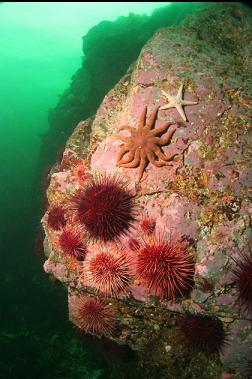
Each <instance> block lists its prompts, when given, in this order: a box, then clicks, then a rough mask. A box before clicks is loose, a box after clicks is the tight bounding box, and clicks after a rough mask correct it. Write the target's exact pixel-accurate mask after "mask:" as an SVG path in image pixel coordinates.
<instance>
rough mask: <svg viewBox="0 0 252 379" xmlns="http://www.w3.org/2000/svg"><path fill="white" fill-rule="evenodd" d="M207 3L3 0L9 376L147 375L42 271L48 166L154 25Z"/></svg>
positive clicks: (4, 329) (4, 346)
mask: <svg viewBox="0 0 252 379" xmlns="http://www.w3.org/2000/svg"><path fill="white" fill-rule="evenodd" d="M207 6H209V4H208V3H192V2H191V3H172V4H171V3H166V2H157V3H155V2H148V3H138V2H134V3H130V2H125V3H120V2H117V3H109V2H106V3H96V4H94V3H0V73H1V84H0V157H1V160H0V162H1V170H0V191H1V193H0V195H1V196H0V202H1V203H0V209H1V221H0V251H1V264H0V291H1V305H0V325H1V328H0V377H1V378H3V379H9V378H20V379H21V378H28V377H33V376H36V377H37V378H44V379H47V378H48V379H57V378H63V379H72V378H73V379H75V378H76V379H77V378H83V379H84V378H90V379H95V378H97V379H109V378H111V379H112V378H118V379H124V378H125V379H126V378H141V377H145V376H144V375H143V374H141V372H139V366H138V363H137V357H136V356H135V354H134V353H133V352H132V351H131V350H130V349H128V348H126V347H125V348H123V347H118V346H117V345H115V344H112V343H110V342H108V341H106V340H96V339H93V338H91V337H87V336H81V335H79V333H78V332H77V331H76V330H75V329H74V328H73V326H72V324H70V322H69V321H68V313H67V297H66V291H65V289H64V288H63V286H62V285H61V284H60V283H59V282H58V281H56V280H55V279H54V277H53V276H49V278H48V275H46V274H45V273H44V271H43V267H42V266H43V262H44V260H45V258H44V255H43V245H42V242H43V233H42V230H41V227H40V219H41V217H42V215H43V212H44V209H45V207H46V199H45V190H46V187H47V185H48V181H47V174H48V172H49V170H50V168H51V166H52V165H53V164H54V163H55V162H56V161H57V159H60V157H61V154H62V149H63V148H64V145H65V142H66V140H67V138H68V137H69V135H70V134H71V132H72V131H73V128H74V126H75V125H76V123H77V122H78V121H80V120H82V119H86V118H88V117H91V116H93V115H94V114H95V112H96V110H97V109H98V107H99V105H100V103H101V101H102V99H103V97H104V96H105V95H106V93H107V92H108V91H109V90H110V89H111V88H113V86H114V85H115V84H116V83H117V81H118V80H119V79H120V78H121V77H122V75H124V74H125V73H126V71H127V69H128V68H129V66H130V65H131V64H132V63H133V62H134V61H135V60H136V59H137V57H138V55H139V52H140V50H141V48H142V47H143V45H144V44H145V43H146V42H147V41H148V40H149V38H150V37H151V36H152V35H153V33H154V32H155V31H156V30H157V29H158V28H160V27H164V26H172V25H178V24H179V23H180V22H181V21H182V20H183V19H184V18H185V17H186V16H187V15H188V14H190V13H194V12H195V11H197V10H198V9H201V8H204V7H207ZM154 10H155V11H154ZM153 11H154V12H153ZM82 37H83V38H82ZM141 375H143V376H141ZM158 377H159V376H158V372H157V378H158ZM150 379H151V378H150Z"/></svg>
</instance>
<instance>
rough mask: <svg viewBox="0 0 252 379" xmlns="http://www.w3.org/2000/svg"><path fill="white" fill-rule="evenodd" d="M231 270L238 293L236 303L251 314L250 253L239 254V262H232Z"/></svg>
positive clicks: (251, 280)
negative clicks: (233, 265) (233, 263)
mask: <svg viewBox="0 0 252 379" xmlns="http://www.w3.org/2000/svg"><path fill="white" fill-rule="evenodd" d="M234 261H235V263H236V267H235V268H234V269H233V273H234V276H235V284H236V288H237V292H238V294H237V295H238V302H239V303H240V305H241V307H242V308H243V309H244V310H245V311H247V312H249V313H252V252H250V253H248V254H245V253H242V254H241V259H240V260H234Z"/></svg>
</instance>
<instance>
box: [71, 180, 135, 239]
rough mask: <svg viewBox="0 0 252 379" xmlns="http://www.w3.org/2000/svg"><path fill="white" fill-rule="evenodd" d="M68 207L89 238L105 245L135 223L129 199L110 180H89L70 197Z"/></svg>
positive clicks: (113, 181) (121, 185) (122, 190)
mask: <svg viewBox="0 0 252 379" xmlns="http://www.w3.org/2000/svg"><path fill="white" fill-rule="evenodd" d="M72 208H73V210H74V212H75V215H76V218H77V221H78V222H79V223H80V224H81V225H83V226H84V227H85V230H86V231H87V232H88V234H89V235H90V237H91V238H93V239H97V240H102V241H105V242H107V241H111V240H114V239H115V238H118V237H119V236H120V235H121V234H125V233H126V232H127V231H128V230H129V228H130V227H131V226H132V222H133V221H134V220H135V212H134V202H133V197H132V195H131V194H130V192H129V191H128V190H127V188H126V186H124V185H123V184H122V183H120V182H119V180H118V179H116V178H114V177H106V176H101V177H100V178H99V179H93V180H91V181H90V183H89V184H88V185H87V186H86V187H85V188H83V189H81V190H79V191H78V192H77V194H76V195H75V196H74V198H73V200H72Z"/></svg>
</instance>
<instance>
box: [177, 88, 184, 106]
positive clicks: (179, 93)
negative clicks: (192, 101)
mask: <svg viewBox="0 0 252 379" xmlns="http://www.w3.org/2000/svg"><path fill="white" fill-rule="evenodd" d="M182 91H183V84H181V85H180V87H179V90H178V93H177V96H176V100H177V102H181V99H182Z"/></svg>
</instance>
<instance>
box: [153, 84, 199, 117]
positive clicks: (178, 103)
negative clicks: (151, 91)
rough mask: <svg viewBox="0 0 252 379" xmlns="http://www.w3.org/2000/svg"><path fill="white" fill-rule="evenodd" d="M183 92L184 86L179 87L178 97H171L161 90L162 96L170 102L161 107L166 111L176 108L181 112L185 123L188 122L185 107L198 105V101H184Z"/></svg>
mask: <svg viewBox="0 0 252 379" xmlns="http://www.w3.org/2000/svg"><path fill="white" fill-rule="evenodd" d="M182 91H183V84H181V86H180V87H179V90H178V93H177V95H176V96H172V95H169V94H168V93H167V92H165V91H163V90H161V92H162V94H163V95H164V97H166V99H167V100H168V101H169V103H168V104H166V105H163V106H162V107H160V109H161V110H164V109H170V108H176V109H177V111H178V112H179V114H180V116H181V117H182V119H183V121H184V122H185V121H186V116H185V113H184V110H183V106H184V105H196V104H198V102H197V101H189V100H183V99H182Z"/></svg>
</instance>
